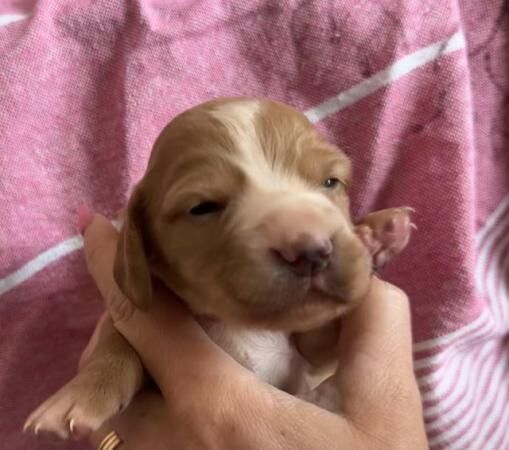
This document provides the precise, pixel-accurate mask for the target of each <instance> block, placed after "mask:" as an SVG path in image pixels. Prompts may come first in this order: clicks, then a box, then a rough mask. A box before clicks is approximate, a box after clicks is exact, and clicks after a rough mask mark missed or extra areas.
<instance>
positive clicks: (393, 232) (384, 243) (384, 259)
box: [355, 207, 417, 270]
mask: <svg viewBox="0 0 509 450" xmlns="http://www.w3.org/2000/svg"><path fill="white" fill-rule="evenodd" d="M413 212H414V210H413V209H412V208H409V207H403V208H389V209H383V210H380V211H375V212H373V213H371V214H368V215H367V216H365V217H364V218H363V219H362V220H361V221H360V222H359V223H358V224H357V226H356V227H355V231H356V233H357V235H358V236H359V238H360V239H361V241H362V242H363V243H364V245H366V247H367V248H368V249H369V251H370V253H371V254H372V255H373V266H374V268H375V270H380V269H382V268H383V267H384V266H385V265H386V264H387V263H388V262H389V261H390V259H391V258H392V257H393V256H394V255H396V254H398V253H400V252H401V251H402V250H403V249H404V248H405V247H406V246H407V244H408V242H409V240H410V235H411V234H412V230H413V229H417V227H416V226H415V224H414V223H412V221H411V217H410V215H411V213H413Z"/></svg>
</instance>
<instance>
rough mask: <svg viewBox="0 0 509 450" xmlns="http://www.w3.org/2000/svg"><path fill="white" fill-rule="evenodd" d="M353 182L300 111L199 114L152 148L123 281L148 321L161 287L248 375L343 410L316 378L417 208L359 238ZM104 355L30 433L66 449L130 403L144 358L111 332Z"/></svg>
mask: <svg viewBox="0 0 509 450" xmlns="http://www.w3.org/2000/svg"><path fill="white" fill-rule="evenodd" d="M350 182H351V169H350V162H349V160H348V158H347V157H346V156H345V154H343V153H342V152H341V151H340V150H339V149H337V148H336V147H334V146H332V145H331V144H329V143H328V142H326V141H325V140H324V139H323V138H322V137H321V136H320V135H319V134H318V133H317V131H316V130H315V129H314V127H313V126H312V125H311V123H310V122H309V121H308V120H307V119H306V117H305V116H304V115H303V114H301V113H299V112H297V111H295V110H294V109H292V108H290V107H288V106H286V105H283V104H280V103H276V102H273V101H268V100H259V99H252V98H234V99H220V100H214V101H211V102H208V103H205V104H202V105H199V106H197V107H195V108H192V109H190V110H188V111H186V112H184V113H182V114H181V115H179V116H178V117H177V118H175V119H174V120H173V121H172V122H171V123H170V124H169V125H168V126H167V127H166V128H165V130H164V131H163V132H162V133H161V135H160V136H159V138H158V139H157V141H156V143H155V145H154V149H153V151H152V155H151V158H150V160H149V163H148V168H147V171H146V173H145V175H144V177H143V179H142V180H141V181H140V183H139V184H138V185H137V187H136V188H135V190H134V192H133V194H132V196H131V199H130V201H129V204H128V208H127V214H126V219H125V222H124V226H123V230H122V235H121V239H120V241H119V247H118V251H117V256H116V260H115V265H114V276H115V279H116V281H117V283H118V285H119V287H120V289H121V290H122V291H123V293H124V294H125V295H126V296H127V297H128V298H129V299H130V300H131V301H132V302H134V303H135V305H136V306H137V307H139V308H149V307H150V301H151V295H152V280H153V279H158V280H159V281H160V282H162V283H164V284H165V285H166V286H167V287H168V288H169V289H171V290H172V291H173V292H175V293H176V294H177V295H178V296H179V297H180V298H181V299H182V301H184V302H185V303H186V304H187V305H188V307H189V308H190V309H191V311H192V312H193V313H194V314H195V315H196V317H197V319H198V320H199V321H200V323H201V324H202V326H203V327H204V328H205V330H206V331H207V333H208V334H209V335H210V337H211V338H212V339H213V340H214V341H215V342H216V343H217V344H218V345H220V346H221V347H223V348H224V349H225V350H226V351H227V352H228V353H230V354H231V355H232V356H233V357H234V358H235V359H236V360H237V361H238V362H239V363H241V364H242V365H244V366H245V367H247V368H248V369H250V370H252V371H254V372H255V373H256V374H257V375H258V376H259V377H260V378H261V379H263V380H264V381H266V382H268V383H270V384H272V385H274V386H277V387H279V388H281V389H285V390H287V391H288V392H290V393H292V394H295V395H300V396H302V397H303V398H307V399H310V400H312V401H315V402H316V403H318V404H320V405H322V406H325V407H327V408H330V409H333V410H334V409H336V408H337V404H336V401H337V399H336V398H335V396H334V394H333V393H332V394H331V393H330V390H327V391H323V392H326V393H327V394H326V397H327V398H324V395H325V394H324V395H317V393H320V387H319V388H317V389H314V390H313V389H311V387H310V386H309V383H308V379H307V377H308V375H309V374H310V373H311V372H312V369H313V366H323V365H326V364H328V363H330V362H331V361H332V362H334V356H333V353H330V354H329V355H326V356H323V355H325V354H326V351H325V350H326V348H329V349H330V348H331V347H334V345H325V341H326V340H327V339H324V337H323V336H328V340H329V342H330V343H332V344H334V343H335V339H336V336H337V333H336V330H337V327H336V326H335V322H334V321H335V319H337V318H338V317H340V316H341V315H343V314H345V313H346V312H348V311H349V310H350V309H351V308H353V307H354V306H355V305H356V304H357V303H358V302H359V301H360V300H361V299H362V298H363V296H364V295H365V294H366V292H367V289H368V286H369V282H370V277H371V274H372V270H373V264H377V265H382V264H385V263H386V262H387V261H388V260H389V259H390V257H391V256H392V255H393V254H395V253H397V252H399V251H401V250H402V249H403V248H404V247H405V246H406V244H407V242H408V239H409V236H410V230H411V223H410V220H409V209H408V208H400V209H392V210H385V211H382V212H378V213H373V214H371V215H369V216H367V217H366V218H365V219H364V220H363V221H361V223H360V224H358V225H357V226H354V224H353V222H352V220H351V218H350V213H349V204H348V187H349V185H350ZM331 330H332V332H331ZM296 333H297V335H296V336H297V339H296V340H294V339H291V335H292V334H293V335H295V334H296ZM331 336H332V338H331ZM321 343H323V345H321ZM100 347H101V348H100V349H99V350H97V351H96V352H95V353H94V354H93V355H92V356H91V358H90V360H89V361H88V362H87V364H86V365H84V367H82V368H81V369H80V372H79V373H78V375H77V376H76V377H75V378H74V379H73V380H72V381H71V382H70V383H69V384H68V385H66V386H64V387H63V388H62V389H61V390H60V391H59V392H57V393H56V394H55V395H54V396H53V397H52V398H50V399H49V400H47V401H46V402H45V403H44V404H43V405H41V406H40V407H39V408H38V409H37V410H36V411H35V412H34V413H33V414H32V415H31V416H30V417H29V419H28V420H27V423H26V428H32V429H34V430H36V431H38V430H46V431H50V432H54V433H57V434H59V435H60V436H62V437H67V436H68V435H69V432H73V431H74V430H75V429H78V428H79V429H80V430H81V431H83V430H85V431H90V430H93V429H96V428H98V427H99V426H100V425H101V424H102V423H103V422H104V421H105V420H107V419H108V418H109V417H111V416H112V415H113V414H115V413H117V412H118V410H119V409H120V408H121V407H122V406H125V405H127V404H128V402H129V401H130V399H131V398H132V396H133V395H134V394H135V393H136V391H137V390H138V389H139V387H140V386H141V380H142V377H143V368H142V366H141V364H140V361H139V358H138V357H137V355H136V353H135V352H134V350H133V349H132V348H131V347H130V346H129V345H128V344H127V342H126V341H124V340H123V339H121V338H120V336H119V335H118V334H117V333H116V331H114V330H112V331H111V337H110V338H109V340H108V339H107V340H105V341H104V342H101V344H100ZM297 347H298V350H297ZM322 350H323V351H322ZM313 355H314V356H315V358H313ZM317 355H322V358H316V356H317ZM336 410H337V409H336Z"/></svg>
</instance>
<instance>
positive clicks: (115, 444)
mask: <svg viewBox="0 0 509 450" xmlns="http://www.w3.org/2000/svg"><path fill="white" fill-rule="evenodd" d="M121 444H122V439H120V436H119V435H118V434H117V433H116V432H115V431H110V432H109V433H108V434H107V435H106V436H105V437H104V439H103V440H102V441H101V443H100V444H99V447H98V448H97V450H116V449H117V448H119V447H120V445H121Z"/></svg>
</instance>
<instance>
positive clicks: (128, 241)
mask: <svg viewBox="0 0 509 450" xmlns="http://www.w3.org/2000/svg"><path fill="white" fill-rule="evenodd" d="M143 209H144V205H143V198H142V193H141V191H140V189H139V188H137V189H136V190H135V191H134V192H133V195H132V196H131V199H130V200H129V204H128V206H127V213H126V214H125V221H124V225H123V227H122V231H121V234H120V239H119V241H118V246H117V254H116V255H115V261H114V264H113V276H114V278H115V281H116V282H117V284H118V286H119V288H120V290H121V291H122V293H123V294H124V295H125V296H126V297H127V298H128V299H129V300H131V301H132V302H133V303H134V304H135V305H136V306H137V307H138V308H140V309H143V310H146V309H147V308H148V305H149V304H150V300H151V298H152V282H151V279H150V270H149V267H148V261H147V254H146V248H145V242H144V237H143V234H144V233H143Z"/></svg>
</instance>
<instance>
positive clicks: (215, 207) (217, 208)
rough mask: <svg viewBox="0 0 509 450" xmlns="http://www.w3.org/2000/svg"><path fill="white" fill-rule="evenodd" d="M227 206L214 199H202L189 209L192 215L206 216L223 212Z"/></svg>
mask: <svg viewBox="0 0 509 450" xmlns="http://www.w3.org/2000/svg"><path fill="white" fill-rule="evenodd" d="M224 208H225V205H224V204H223V203H219V202H215V201H212V200H205V201H202V202H200V203H198V204H196V205H195V206H193V207H192V208H191V209H190V210H189V214H191V215H192V216H206V215H211V214H215V213H218V212H221V211H222V210H223V209H224Z"/></svg>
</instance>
